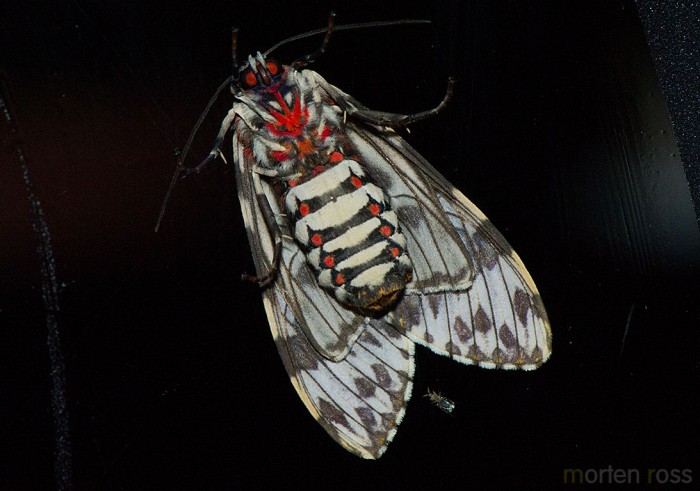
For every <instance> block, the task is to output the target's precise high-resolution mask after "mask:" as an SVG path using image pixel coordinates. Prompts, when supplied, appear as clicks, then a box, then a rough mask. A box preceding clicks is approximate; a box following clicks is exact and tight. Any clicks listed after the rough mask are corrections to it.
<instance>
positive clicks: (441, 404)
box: [423, 389, 455, 414]
mask: <svg viewBox="0 0 700 491" xmlns="http://www.w3.org/2000/svg"><path fill="white" fill-rule="evenodd" d="M423 397H427V398H428V399H430V402H432V403H433V405H434V406H435V407H437V408H438V409H440V410H441V411H442V412H444V413H447V414H452V411H454V410H455V402H454V401H453V400H452V399H448V398H447V397H445V396H443V395H442V394H440V393H439V392H433V391H432V390H430V389H428V393H427V394H425V395H424V396H423Z"/></svg>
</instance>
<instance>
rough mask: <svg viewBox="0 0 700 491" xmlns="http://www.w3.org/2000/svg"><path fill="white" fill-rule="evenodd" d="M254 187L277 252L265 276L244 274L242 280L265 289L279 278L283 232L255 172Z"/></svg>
mask: <svg viewBox="0 0 700 491" xmlns="http://www.w3.org/2000/svg"><path fill="white" fill-rule="evenodd" d="M253 185H254V188H255V199H256V200H257V203H258V206H259V207H260V211H261V213H262V216H263V218H264V219H265V224H266V225H267V228H268V230H270V234H271V235H272V236H273V237H274V239H275V246H274V247H275V250H274V253H273V256H272V266H271V267H270V270H269V271H268V272H267V273H266V274H264V275H263V276H253V275H249V274H243V275H241V278H242V279H243V280H244V281H250V282H252V283H257V284H259V285H260V287H261V288H265V287H266V286H268V285H269V284H270V283H271V282H273V281H274V280H275V278H276V277H277V273H278V272H279V266H280V260H281V258H282V237H283V234H282V230H280V226H279V224H278V223H277V219H276V218H275V212H274V211H273V210H272V207H271V206H270V202H269V201H268V200H267V196H266V195H265V193H264V192H263V190H262V184H261V182H260V177H259V175H258V174H257V173H255V172H253Z"/></svg>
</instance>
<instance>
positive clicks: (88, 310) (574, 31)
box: [0, 1, 700, 489]
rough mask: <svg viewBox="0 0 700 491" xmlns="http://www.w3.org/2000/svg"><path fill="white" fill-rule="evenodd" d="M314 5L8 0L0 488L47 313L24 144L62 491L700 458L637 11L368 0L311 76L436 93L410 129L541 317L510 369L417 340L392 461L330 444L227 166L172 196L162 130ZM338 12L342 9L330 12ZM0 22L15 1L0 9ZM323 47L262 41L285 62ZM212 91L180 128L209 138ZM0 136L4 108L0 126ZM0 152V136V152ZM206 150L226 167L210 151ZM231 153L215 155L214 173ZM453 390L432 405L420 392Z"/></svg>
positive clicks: (35, 416)
mask: <svg viewBox="0 0 700 491" xmlns="http://www.w3.org/2000/svg"><path fill="white" fill-rule="evenodd" d="M328 9H329V7H328V5H327V4H325V3H322V2H309V3H308V4H307V6H306V7H299V6H298V5H296V4H293V3H289V4H284V5H274V6H273V5H270V4H262V3H259V4H253V3H252V2H251V3H242V4H238V3H236V2H199V3H197V4H196V5H190V6H188V7H186V8H185V7H176V6H174V5H173V4H171V3H169V2H151V3H149V4H148V5H145V6H144V5H141V6H136V5H129V6H128V7H127V6H125V5H123V4H121V3H119V2H101V3H100V2H73V3H66V4H63V3H54V4H52V5H51V6H48V5H42V4H41V3H40V2H39V3H37V4H34V5H31V6H30V5H29V4H26V5H23V6H22V7H19V6H16V7H8V6H3V7H2V12H1V15H0V18H2V19H4V20H3V24H4V25H3V29H2V32H1V33H0V35H2V39H1V41H2V48H0V49H2V63H3V66H2V69H3V71H4V73H5V75H4V77H5V79H6V81H7V84H8V86H9V88H10V91H11V95H12V100H13V108H14V114H15V118H16V119H15V121H16V123H17V126H18V128H19V137H17V136H16V135H12V134H11V133H10V132H9V130H8V128H7V125H4V126H3V128H2V148H1V150H2V154H1V161H2V166H0V183H1V185H2V192H0V219H1V223H2V224H3V226H4V228H3V232H2V241H1V242H0V268H1V269H0V278H1V280H0V355H1V356H0V360H1V361H0V401H1V402H0V441H1V442H2V444H0V449H1V450H3V453H4V456H3V458H2V459H0V488H3V489H6V488H7V489H49V488H56V487H57V485H56V477H55V475H54V461H55V459H54V456H53V452H54V450H53V449H54V447H55V441H54V440H55V434H56V433H55V430H54V426H53V423H52V416H51V409H50V407H51V399H50V393H51V390H52V389H51V387H52V384H51V366H50V365H51V363H50V360H49V355H48V349H47V326H46V317H47V312H46V307H45V304H44V302H43V301H42V289H41V285H42V279H43V278H42V275H41V273H40V262H39V259H38V256H37V251H36V249H37V247H38V245H39V244H40V242H39V241H38V238H37V236H35V235H34V234H33V232H32V218H31V214H30V212H29V203H28V199H27V190H26V188H25V185H24V183H23V176H22V167H21V165H20V162H19V161H18V159H17V156H16V153H15V152H14V151H13V149H14V148H15V146H14V145H15V143H16V141H15V140H16V139H17V138H20V139H21V145H22V149H23V152H24V155H25V157H26V161H27V163H28V167H29V178H30V180H31V183H32V184H33V190H34V193H35V194H36V196H37V197H38V199H39V200H40V202H41V206H42V208H43V211H44V214H45V216H46V222H47V224H48V227H49V230H50V234H51V237H50V238H51V244H52V248H53V249H52V250H53V256H54V258H55V263H56V268H57V270H56V275H57V279H58V284H59V287H60V292H59V295H58V304H59V309H60V312H59V314H58V317H57V318H58V323H59V329H60V334H61V343H62V346H61V347H62V353H63V359H64V362H65V370H66V386H65V395H66V401H67V407H68V421H69V425H70V433H69V436H70V447H69V448H70V450H71V457H72V459H71V460H72V479H71V480H72V482H73V483H74V487H75V488H76V489H93V488H97V489H147V488H148V489H153V488H156V489H158V488H160V489H166V488H167V489H192V488H195V487H196V488H204V489H230V488H234V487H236V486H237V485H239V484H240V483H248V484H260V485H263V484H272V485H275V484H276V485H282V484H290V485H291V484H292V483H294V484H305V485H308V486H310V487H312V488H315V487H321V486H333V485H337V486H342V485H345V486H352V487H358V488H359V487H367V486H385V487H392V488H393V487H398V486H400V485H413V486H418V485H421V486H431V487H441V488H442V487H445V488H455V487H456V486H459V487H460V488H467V489H503V488H506V487H510V488H519V489H522V488H532V489H544V488H549V487H556V486H559V485H561V484H562V483H563V473H564V469H570V468H578V469H582V470H584V471H585V470H587V469H601V468H608V466H612V467H613V468H621V469H637V470H639V472H640V475H641V480H642V483H646V479H647V477H648V469H667V470H671V469H691V470H692V478H693V480H694V481H696V482H697V480H699V479H700V468H699V467H698V466H697V462H698V451H697V440H698V436H699V435H698V433H699V432H698V422H697V414H698V410H699V409H700V407H699V404H698V402H697V397H696V396H697V390H698V382H699V380H698V379H699V378H700V350H699V349H698V346H699V343H700V331H699V329H700V315H699V309H698V301H697V294H698V286H699V285H698V283H699V282H698V278H699V276H698V265H699V264H700V237H699V234H698V228H697V222H696V217H695V214H694V212H693V207H692V203H691V200H690V195H689V193H688V185H687V182H686V179H685V176H684V173H683V167H682V163H681V160H680V156H679V154H678V150H677V147H676V144H675V139H674V134H673V130H672V128H671V125H670V120H669V116H668V113H667V110H666V104H665V100H664V98H663V95H662V94H661V92H660V91H659V89H658V85H657V82H656V77H655V74H654V69H653V66H652V65H651V61H650V58H649V54H648V50H647V47H646V44H645V40H644V35H643V30H642V28H641V25H640V23H639V20H638V19H637V17H636V13H635V10H634V6H633V5H632V4H631V2H565V3H563V2H544V3H542V2H523V1H510V2H471V3H465V2H451V3H445V4H440V5H438V4H435V5H433V4H430V3H426V2H410V3H406V2H390V3H386V2H384V3H382V4H381V5H379V3H377V2H365V3H364V4H363V6H361V7H353V9H352V10H350V8H349V7H345V8H343V7H342V5H338V6H336V11H337V13H338V17H337V22H338V23H339V24H342V23H351V22H362V21H368V20H381V19H387V20H388V19H397V18H427V19H431V20H432V21H433V22H434V24H433V26H432V27H416V26H411V27H407V28H402V27H391V28H385V29H378V30H366V31H357V32H342V33H337V35H336V36H334V38H333V39H332V41H331V47H330V49H329V51H328V52H327V53H326V55H324V56H323V57H322V58H321V59H319V60H318V62H317V63H316V64H315V65H314V67H313V68H314V69H315V70H317V71H318V72H320V73H321V74H323V75H324V77H325V78H326V79H327V80H329V81H330V82H331V83H333V84H335V85H337V86H338V87H340V88H342V89H343V90H345V91H346V92H348V93H350V94H352V95H353V96H355V97H356V98H357V99H359V100H360V101H362V102H363V103H364V104H366V105H367V106H368V107H371V108H376V109H382V110H388V111H395V112H415V111H420V110H424V109H427V108H429V107H433V106H434V105H435V104H436V103H437V102H439V101H440V100H441V98H442V96H443V93H444V89H445V83H446V80H447V77H448V76H450V75H451V76H455V77H457V79H458V81H459V85H458V87H457V91H456V95H455V100H454V101H453V103H452V105H451V107H449V108H448V109H447V110H446V111H445V112H444V113H442V114H440V115H439V116H438V117H437V118H435V119H433V120H429V121H425V122H421V123H420V124H416V125H415V127H413V128H412V132H411V134H410V135H407V136H406V137H407V139H408V140H409V141H410V142H411V143H412V144H413V145H414V146H415V147H416V148H417V149H418V150H419V151H420V152H421V153H422V154H423V155H424V156H425V157H426V158H427V159H428V160H429V161H430V162H431V163H433V165H434V166H435V167H436V168H438V169H439V170H441V172H443V173H444V175H445V176H446V177H447V178H448V179H450V180H451V181H452V182H453V183H454V184H455V185H456V186H457V187H458V188H459V189H461V190H462V191H463V192H464V193H465V194H466V195H467V196H468V197H469V198H470V199H471V200H472V201H474V202H475V203H476V204H477V205H478V206H479V207H480V208H481V209H482V211H484V213H485V214H486V215H487V216H489V218H490V219H491V220H492V221H493V222H494V224H495V225H496V226H497V227H498V228H499V230H501V232H502V233H503V234H504V235H505V236H506V238H507V239H508V240H509V241H510V243H511V244H512V245H513V247H514V248H515V249H516V250H517V251H518V253H519V254H520V256H521V258H522V259H523V261H524V262H525V264H526V265H527V266H528V269H529V270H530V273H531V274H532V276H533V278H534V279H535V281H536V283H537V285H538V287H539V289H540V292H541V293H542V296H543V298H544V301H545V305H546V306H547V309H548V312H549V316H550V320H551V322H552V326H553V331H554V354H553V356H552V358H551V360H550V361H549V362H548V363H547V364H546V365H544V366H543V367H542V368H541V369H540V370H538V371H536V372H531V373H513V372H499V371H487V370H483V369H479V368H474V367H465V366H462V365H459V364H457V363H453V362H450V361H449V360H446V359H443V358H440V357H437V356H435V355H433V354H432V353H430V352H428V351H427V350H423V349H419V350H418V351H419V352H418V354H417V368H416V374H415V389H414V397H413V399H412V400H411V401H410V402H409V408H408V411H407V415H406V417H405V419H404V422H403V423H402V425H401V426H400V429H399V432H398V434H397V436H396V438H395V439H394V442H393V443H392V444H391V446H390V447H389V450H388V451H387V453H386V455H385V456H384V457H382V459H381V460H379V461H378V462H364V461H362V460H360V459H358V458H357V457H354V456H352V455H351V454H349V453H347V452H346V451H345V450H343V449H342V448H340V447H339V446H338V445H337V444H335V443H334V442H333V441H332V440H331V439H330V437H328V436H327V435H326V434H325V432H324V431H323V430H322V428H321V427H320V426H319V425H318V424H316V423H315V422H314V421H313V419H312V418H311V417H310V415H309V414H308V413H307V411H306V409H305V408H304V406H303V404H302V403H301V401H300V400H299V399H298V397H297V395H296V393H295V392H294V390H293V388H292V385H291V384H290V383H289V380H288V378H287V376H286V372H285V371H284V368H283V366H282V363H281V361H280V359H279V357H278V355H277V351H276V348H275V345H274V342H273V341H272V337H271V335H270V333H269V328H268V325H267V320H266V318H265V314H264V310H263V307H262V301H261V299H260V294H259V291H257V289H256V287H254V286H251V285H249V284H246V283H242V282H241V281H240V280H239V278H240V275H241V273H243V272H252V270H253V265H252V260H251V258H250V253H249V250H248V245H247V240H246V238H245V232H244V227H243V223H242V219H241V216H240V212H239V210H238V204H237V198H236V191H235V182H234V181H233V178H232V174H233V173H232V172H231V169H230V168H229V167H227V166H225V165H224V164H222V163H221V162H219V163H218V164H216V165H214V166H212V167H210V168H209V169H207V170H206V171H205V172H204V173H202V174H201V175H199V176H196V177H191V178H188V179H187V180H184V181H182V182H181V183H180V184H179V185H178V187H177V188H176V190H175V193H174V195H173V198H172V201H171V203H170V205H169V206H170V207H169V209H168V212H167V215H166V217H165V220H164V222H163V225H162V229H161V231H160V232H159V233H158V234H154V232H153V227H154V224H155V219H156V216H157V213H158V209H159V206H160V203H161V200H162V198H163V194H164V193H165V190H166V188H167V184H168V180H169V178H170V175H171V173H172V170H173V168H174V159H173V157H172V154H173V149H174V148H175V147H178V146H182V145H183V144H184V142H185V140H186V138H187V136H188V133H189V131H190V129H191V127H192V126H193V124H194V123H195V121H196V120H197V118H198V116H199V113H200V111H201V110H202V109H203V107H204V105H205V104H206V102H207V100H208V98H209V97H210V95H211V94H212V93H213V91H214V90H215V88H216V87H217V86H218V84H219V83H220V82H221V81H222V80H223V79H224V78H225V77H227V76H228V74H229V73H228V71H229V68H230V54H229V32H230V27H231V25H238V26H239V27H240V29H241V31H240V37H239V49H240V54H241V56H247V54H248V53H250V52H255V51H257V50H264V49H267V48H268V47H269V46H271V45H272V44H274V43H275V42H277V41H279V40H281V39H283V38H285V37H288V36H291V35H294V34H298V33H300V32H304V31H307V30H310V29H316V28H318V27H323V26H324V25H325V22H326V18H327V14H328ZM346 9H347V10H346ZM6 19H11V21H7V20H6ZM317 42H320V38H315V39H309V40H304V41H299V42H298V43H295V44H291V45H288V46H285V47H284V48H282V49H280V51H279V53H278V57H279V59H280V60H281V61H284V62H290V61H293V60H294V59H296V58H298V57H299V56H300V55H302V54H306V53H308V52H311V51H313V50H314V49H316V47H317ZM230 104H231V98H230V96H229V95H228V94H224V95H223V96H222V98H221V100H220V101H218V102H217V103H216V104H215V105H214V107H213V109H212V111H211V113H210V116H209V118H208V119H207V120H206V122H205V123H204V125H203V126H202V128H201V130H200V134H199V136H198V138H197V139H196V142H195V145H194V148H193V151H192V153H191V156H190V159H191V160H190V163H191V164H196V163H197V162H198V161H199V159H200V158H201V157H203V156H205V155H206V153H207V152H208V151H209V147H210V145H211V143H212V142H213V139H214V137H215V135H216V132H217V130H218V127H219V123H220V121H221V119H222V118H223V116H224V114H225V113H226V111H227V110H228V107H230ZM3 124H4V122H3ZM13 142H15V143H13ZM229 148H230V147H229V146H228V145H227V147H226V149H227V150H228V152H229V153H227V158H228V157H230V150H229ZM230 160H231V159H230V158H229V161H230ZM427 387H430V388H431V389H433V390H436V391H439V392H441V393H442V394H443V395H444V396H446V397H449V398H450V399H452V400H454V402H455V404H456V408H455V410H454V412H453V414H452V415H446V414H444V413H442V412H441V411H439V410H437V409H436V408H435V407H433V406H432V405H431V404H430V402H429V401H428V399H426V398H423V397H421V396H422V395H423V394H425V393H426V391H427Z"/></svg>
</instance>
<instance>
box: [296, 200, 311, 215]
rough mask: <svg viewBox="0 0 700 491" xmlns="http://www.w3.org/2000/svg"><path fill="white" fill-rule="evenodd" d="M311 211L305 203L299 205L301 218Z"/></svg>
mask: <svg viewBox="0 0 700 491" xmlns="http://www.w3.org/2000/svg"><path fill="white" fill-rule="evenodd" d="M310 211H311V210H310V209H309V205H307V204H306V203H302V204H300V205H299V214H300V215H301V216H303V217H305V216H306V215H308V214H309V212H310Z"/></svg>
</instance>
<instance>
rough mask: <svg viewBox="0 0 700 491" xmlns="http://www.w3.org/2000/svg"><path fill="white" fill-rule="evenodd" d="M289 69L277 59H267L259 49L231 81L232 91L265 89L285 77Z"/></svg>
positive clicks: (249, 57)
mask: <svg viewBox="0 0 700 491" xmlns="http://www.w3.org/2000/svg"><path fill="white" fill-rule="evenodd" d="M288 69H289V67H287V66H284V65H282V64H281V63H279V62H278V61H276V60H272V59H270V60H268V59H265V57H264V56H263V55H262V54H261V53H260V52H259V51H258V53H257V55H256V56H255V57H253V56H248V64H247V65H245V66H244V67H242V69H241V71H240V72H239V73H238V77H237V79H236V80H233V81H232V82H231V91H232V92H234V93H236V92H237V91H238V90H242V91H255V92H258V91H265V90H267V89H269V88H270V87H274V86H275V85H277V84H278V83H279V82H280V81H281V80H283V79H285V78H286V76H287V70H288Z"/></svg>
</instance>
